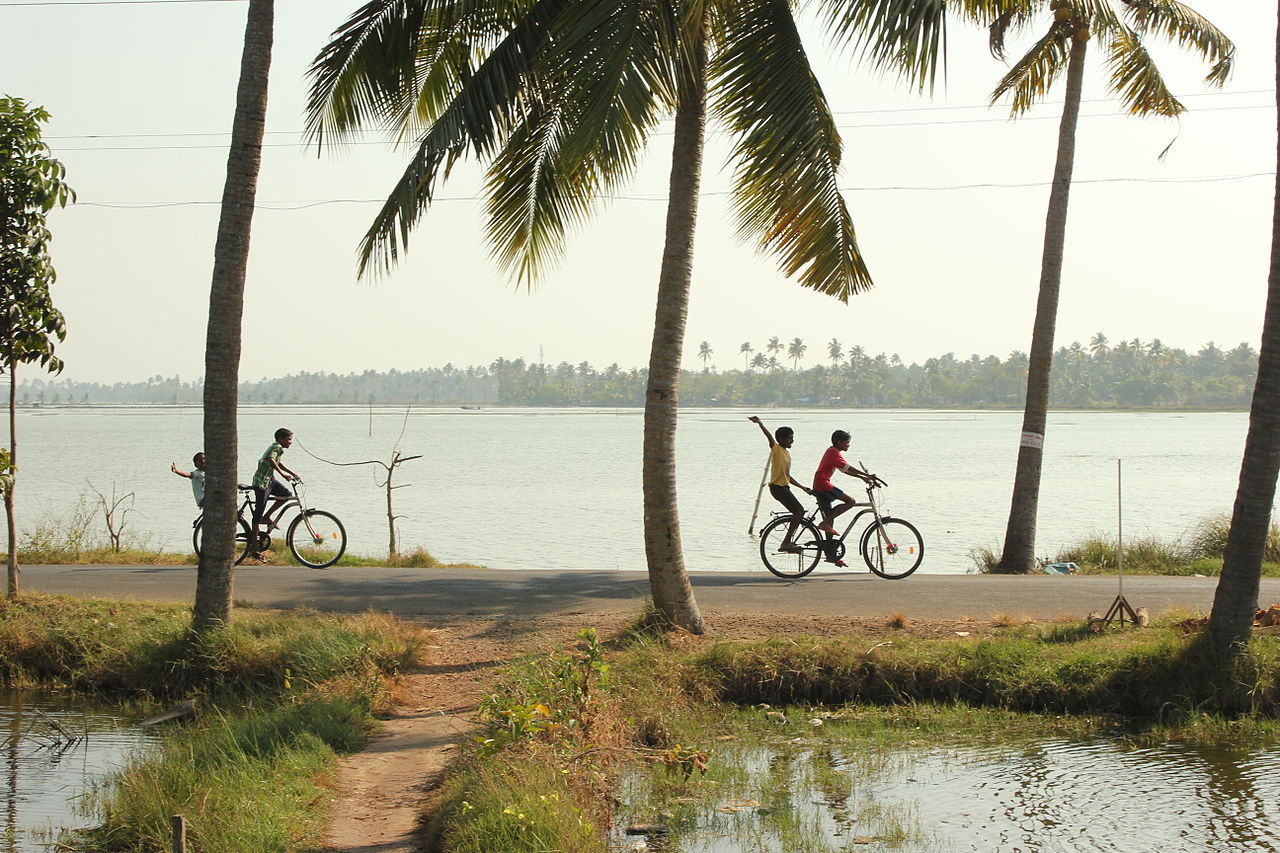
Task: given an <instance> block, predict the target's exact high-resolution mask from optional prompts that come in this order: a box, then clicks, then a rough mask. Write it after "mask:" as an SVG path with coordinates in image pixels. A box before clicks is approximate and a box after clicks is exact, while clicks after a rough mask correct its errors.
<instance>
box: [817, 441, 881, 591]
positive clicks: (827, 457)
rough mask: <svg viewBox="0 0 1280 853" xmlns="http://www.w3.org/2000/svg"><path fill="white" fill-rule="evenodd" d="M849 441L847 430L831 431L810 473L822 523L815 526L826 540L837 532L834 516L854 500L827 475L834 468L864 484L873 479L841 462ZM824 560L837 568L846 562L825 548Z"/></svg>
mask: <svg viewBox="0 0 1280 853" xmlns="http://www.w3.org/2000/svg"><path fill="white" fill-rule="evenodd" d="M850 440H851V436H850V435H849V433H847V432H845V431H844V430H842V429H838V430H836V431H835V432H833V433H831V446H830V447H828V448H827V452H826V453H824V454H822V459H821V461H819V462H818V470H817V471H815V472H814V474H813V492H812V494H813V496H814V497H815V498H817V499H818V506H819V507H820V508H821V509H822V523H821V524H819V525H818V529H819V530H821V531H822V532H823V533H825V534H827V540H828V541H830V540H832V539H834V538H836V536H837V535H839V531H837V530H836V528H835V525H834V524H832V522H833V521H835V518H836V516H838V515H840V514H842V513H844V512H846V511H847V510H849V509H850V508H851V507H853V505H854V503H855V501H854V500H853V498H852V497H850V496H849V495H846V494H845V493H844V492H843V491H841V490H840V488H839V487H838V486H836V485H835V484H834V483H832V482H831V475H832V474H834V473H835V472H836V471H842V472H844V473H845V474H848V475H849V476H850V477H857V478H858V479H859V480H862V481H863V482H866V483H873V482H875V479H876V477H875V475H874V474H868V473H867V472H866V471H863V470H861V469H859V468H855V467H853V466H852V465H850V464H849V463H847V462H845V461H844V451H846V450H848V449H849V442H850ZM837 502H839V504H840V506H839V507H837V506H835V504H836V503H837ZM826 559H827V562H828V563H834V564H835V565H837V566H840V567H841V568H843V567H844V566H845V565H847V564H846V563H845V561H844V560H841V559H838V558H837V559H833V558H832V556H831V551H829V550H828V551H827V557H826Z"/></svg>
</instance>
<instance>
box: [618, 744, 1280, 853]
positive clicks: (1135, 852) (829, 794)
mask: <svg viewBox="0 0 1280 853" xmlns="http://www.w3.org/2000/svg"><path fill="white" fill-rule="evenodd" d="M716 759H717V760H721V761H728V762H729V763H730V764H732V765H734V767H733V769H732V770H731V771H730V772H729V773H728V775H727V776H724V777H722V778H721V779H720V781H718V782H717V781H712V782H711V783H710V784H709V786H708V787H707V788H706V789H704V790H709V791H712V792H714V793H713V795H712V796H710V797H709V798H707V799H704V798H702V797H701V796H699V797H698V798H697V799H698V800H699V802H700V805H699V807H697V808H695V809H693V810H692V811H691V812H689V811H686V810H685V809H682V808H680V807H678V806H677V807H676V809H675V811H676V812H678V813H679V815H678V816H676V815H672V814H671V812H670V811H669V812H668V814H667V815H666V816H663V815H661V814H659V815H658V816H656V817H655V816H654V813H652V812H649V813H646V811H645V808H644V807H643V806H639V804H641V803H649V804H651V803H653V802H654V801H655V799H654V797H655V793H656V792H655V788H654V787H652V785H654V784H655V783H654V777H649V776H645V775H642V774H637V775H636V776H633V777H632V778H631V779H630V780H629V781H628V783H627V784H626V785H625V786H624V788H623V794H622V799H623V802H624V805H623V806H621V807H620V808H619V814H620V815H621V822H620V824H619V826H618V828H617V830H616V832H615V836H614V839H613V847H614V849H615V850H628V851H638V850H646V849H647V850H663V851H667V853H677V852H678V853H748V851H750V853H800V851H804V853H826V851H848V850H867V851H870V850H894V851H901V853H925V851H984V853H995V851H1006V852H1007V853H1033V851H1044V853H1049V851H1052V853H1068V851H1081V853H1085V851H1089V853H1093V851H1116V853H1139V851H1141V852H1142V853H1147V851H1152V850H1161V851H1186V852H1187V853H1193V852H1194V853H1203V851H1206V850H1213V851H1215V853H1220V851H1241V853H1243V852H1244V851H1250V853H1253V851H1275V850H1280V774H1277V773H1276V769H1277V767H1280V750H1276V749H1268V750H1254V749H1244V748H1228V747H1203V746H1188V745H1184V744H1176V743H1169V744H1162V745H1159V746H1155V747H1151V748H1143V749H1132V748H1128V747H1127V746H1126V745H1125V743H1124V742H1123V741H1121V740H1118V739H1115V738H1111V737H1090V738H1084V739H1078V740H1077V739H1067V738H1053V739H1045V740H1041V741H1036V742H1032V743H1022V744H1019V745H1016V746H1015V745H1009V746H997V747H991V746H982V747H976V748H969V747H942V746H938V745H936V744H931V743H930V742H929V741H928V740H927V739H925V740H921V741H919V742H915V743H912V744H907V745H904V746H902V747H900V748H891V749H884V748H880V747H877V748H873V749H871V750H869V751H863V750H861V749H860V748H859V747H858V746H857V745H856V744H852V743H849V744H846V745H836V746H831V745H824V746H823V747H821V748H812V747H804V748H796V749H788V748H785V747H783V748H772V749H767V748H766V749H761V748H742V749H739V750H733V749H730V750H727V751H722V750H719V749H718V750H717V751H716ZM656 784H657V785H659V786H660V785H661V784H662V783H661V782H657V783H656ZM664 818H672V819H671V821H670V822H671V825H670V827H669V829H670V830H671V835H670V836H667V835H666V834H665V833H662V832H655V833H652V834H650V835H648V836H647V837H646V836H645V835H644V834H642V833H638V832H632V833H627V832H626V828H627V826H628V824H631V825H633V829H639V828H642V827H638V826H635V824H637V823H640V824H648V826H649V827H650V828H652V827H654V826H658V825H662V823H663V822H664ZM664 828H667V827H664Z"/></svg>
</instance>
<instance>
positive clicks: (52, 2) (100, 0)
mask: <svg viewBox="0 0 1280 853" xmlns="http://www.w3.org/2000/svg"><path fill="white" fill-rule="evenodd" d="M247 2H248V0H49V2H47V3H0V6H154V5H158V4H160V3H166V4H170V5H179V6H181V5H183V4H186V3H247Z"/></svg>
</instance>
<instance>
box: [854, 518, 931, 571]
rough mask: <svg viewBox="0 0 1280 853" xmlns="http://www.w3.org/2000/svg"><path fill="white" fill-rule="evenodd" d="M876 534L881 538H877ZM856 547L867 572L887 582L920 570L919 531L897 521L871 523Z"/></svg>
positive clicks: (921, 548) (922, 544)
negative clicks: (878, 533)
mask: <svg viewBox="0 0 1280 853" xmlns="http://www.w3.org/2000/svg"><path fill="white" fill-rule="evenodd" d="M878 531H883V533H884V535H883V536H877V535H876V533H877V532H878ZM858 547H859V550H861V551H862V558H863V559H864V560H866V561H867V568H869V569H871V571H873V572H875V573H876V574H878V575H879V576H880V577H882V578H888V579H889V580H898V579H899V578H905V577H906V576H907V575H909V574H911V573H912V572H914V571H915V570H916V569H918V568H920V561H921V560H923V559H924V539H922V538H921V537H920V531H919V530H916V529H915V527H914V526H913V525H912V524H911V523H910V522H906V521H903V520H902V519H900V518H882V519H880V523H879V524H877V523H876V522H874V521H873V522H871V526H870V527H868V528H867V529H866V532H864V533H863V534H862V542H861V544H860V545H859V546H858Z"/></svg>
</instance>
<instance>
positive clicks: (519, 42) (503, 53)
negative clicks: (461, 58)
mask: <svg viewBox="0 0 1280 853" xmlns="http://www.w3.org/2000/svg"><path fill="white" fill-rule="evenodd" d="M569 2H570V0H539V2H538V3H536V4H535V5H534V6H533V8H531V9H530V10H529V12H528V14H526V15H525V16H524V18H522V19H521V20H520V21H519V22H517V23H516V24H515V26H514V27H513V28H512V29H511V31H510V32H509V33H508V35H507V36H506V38H504V39H503V40H502V41H501V42H500V43H499V44H498V46H497V47H496V48H494V50H493V51H492V52H490V53H489V55H488V56H487V57H485V59H484V61H483V62H481V63H480V65H479V66H478V67H477V68H476V70H475V73H474V74H472V75H470V76H469V77H467V79H466V80H465V81H463V86H462V89H461V90H460V91H459V92H458V94H457V95H456V96H455V97H454V98H453V99H452V100H451V101H450V103H449V105H448V106H447V107H445V108H444V110H443V111H442V112H441V114H440V117H439V118H438V119H436V121H434V122H433V123H432V124H431V127H430V128H428V130H427V132H426V134H425V135H424V136H423V138H422V140H421V141H420V142H419V143H418V146H417V149H416V150H415V152H414V155H413V157H412V158H411V159H410V161H409V165H408V166H407V167H406V168H405V171H404V173H403V174H402V175H401V177H400V180H399V181H398V182H397V183H396V186H395V188H394V189H393V190H392V193H391V195H390V196H389V197H388V198H387V201H386V202H385V203H384V204H383V206H382V209H381V210H380V211H379V213H378V215H377V217H376V218H375V219H374V222H373V224H372V225H371V226H370V228H369V230H368V231H367V232H366V234H365V236H364V239H363V240H362V241H361V243H360V250H359V259H360V260H359V274H360V275H361V276H363V275H364V274H365V273H366V272H368V271H369V270H370V269H371V268H372V269H373V271H374V273H375V274H376V273H379V272H385V271H387V270H389V269H390V268H391V267H392V266H393V265H394V264H395V262H396V261H397V260H398V258H399V252H400V250H401V249H402V248H403V247H404V246H406V245H407V244H408V240H409V232H410V231H411V230H412V229H413V227H414V225H416V224H417V220H418V219H419V218H420V217H421V215H422V213H423V212H424V211H425V210H426V209H427V207H428V206H430V204H431V198H432V195H433V192H434V187H435V182H436V180H437V178H438V177H440V176H441V174H442V173H443V175H445V176H447V175H448V173H449V170H450V169H451V168H452V166H453V164H454V163H455V162H457V160H458V158H460V157H462V156H463V155H464V154H465V153H466V152H467V151H468V150H470V151H472V152H473V153H474V154H475V155H476V156H477V157H480V158H482V159H483V158H484V157H486V156H489V155H492V154H493V153H495V152H496V151H497V150H499V149H500V147H501V145H502V142H503V140H504V139H505V138H506V136H507V134H509V133H510V131H511V128H512V127H514V126H515V125H517V124H518V123H519V122H520V121H522V120H523V115H524V113H525V112H526V111H527V110H528V109H529V106H528V104H527V103H525V102H524V100H523V99H524V98H525V97H526V95H525V91H526V89H525V86H526V83H527V82H528V80H529V79H530V76H531V74H532V71H533V66H534V64H535V62H536V58H537V55H538V54H539V53H540V52H541V51H542V50H543V49H544V47H545V42H546V39H547V34H548V32H549V30H550V27H551V25H552V23H553V22H554V21H555V19H556V17H557V16H558V15H560V14H561V13H562V12H563V11H564V9H565V8H566V7H567V6H568V5H569Z"/></svg>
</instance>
